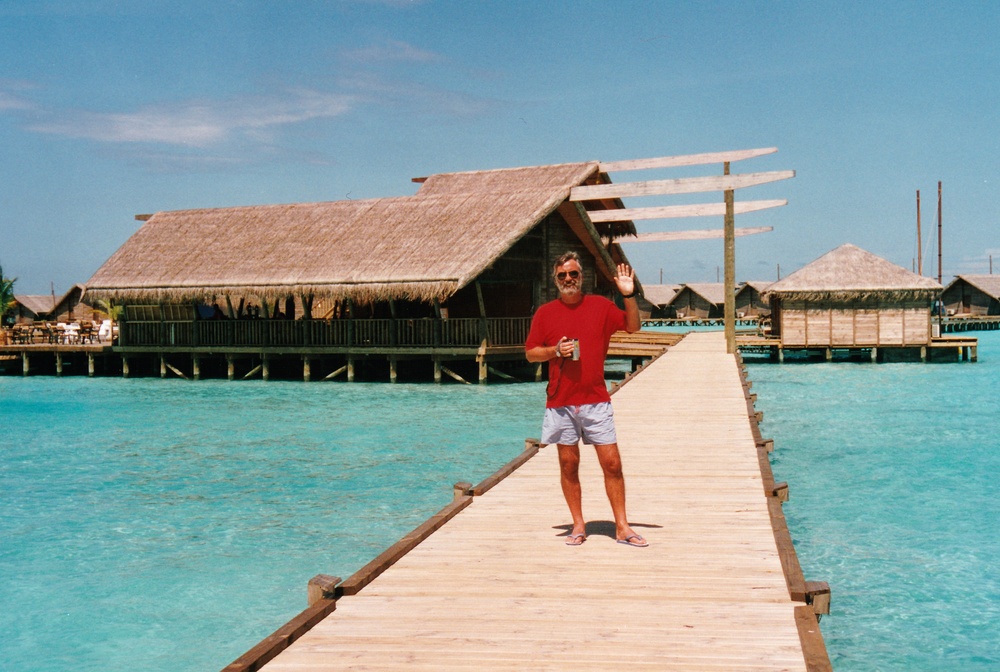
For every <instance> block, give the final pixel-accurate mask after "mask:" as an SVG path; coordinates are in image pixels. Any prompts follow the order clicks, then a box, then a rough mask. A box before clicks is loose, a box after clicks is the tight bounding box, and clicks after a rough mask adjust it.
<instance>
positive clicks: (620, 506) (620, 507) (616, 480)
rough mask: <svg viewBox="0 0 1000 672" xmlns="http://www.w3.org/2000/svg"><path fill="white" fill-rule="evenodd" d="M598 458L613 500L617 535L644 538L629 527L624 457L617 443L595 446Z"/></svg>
mask: <svg viewBox="0 0 1000 672" xmlns="http://www.w3.org/2000/svg"><path fill="white" fill-rule="evenodd" d="M594 450H596V451H597V459H598V461H599V462H600V463H601V469H602V470H603V471H604V489H605V490H606V491H607V493H608V501H609V502H611V512H612V513H613V514H614V517H615V537H616V538H617V539H618V540H619V541H621V540H625V539H628V538H629V537H631V536H636V537H639V538H640V539H642V536H641V535H639V534H636V532H635V531H634V530H633V529H632V528H631V527H629V524H628V516H627V515H626V513H625V475H624V474H623V473H622V458H621V454H620V453H619V452H618V444H617V443H608V444H604V445H600V446H594Z"/></svg>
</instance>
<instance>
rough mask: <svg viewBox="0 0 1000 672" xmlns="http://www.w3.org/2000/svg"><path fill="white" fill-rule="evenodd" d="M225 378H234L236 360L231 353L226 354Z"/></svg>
mask: <svg viewBox="0 0 1000 672" xmlns="http://www.w3.org/2000/svg"><path fill="white" fill-rule="evenodd" d="M226 378H228V379H229V380H235V379H236V360H235V359H233V356H232V355H226Z"/></svg>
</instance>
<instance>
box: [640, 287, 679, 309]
mask: <svg viewBox="0 0 1000 672" xmlns="http://www.w3.org/2000/svg"><path fill="white" fill-rule="evenodd" d="M680 288H681V286H680V285H643V287H642V296H643V298H644V299H646V300H647V301H649V302H650V303H652V304H653V305H654V306H665V305H667V304H668V303H670V300H671V299H673V298H674V296H675V295H676V294H677V292H678V291H679V290H680Z"/></svg>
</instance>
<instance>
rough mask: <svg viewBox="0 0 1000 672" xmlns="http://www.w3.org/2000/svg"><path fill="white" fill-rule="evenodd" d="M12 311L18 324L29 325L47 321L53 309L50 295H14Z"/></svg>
mask: <svg viewBox="0 0 1000 672" xmlns="http://www.w3.org/2000/svg"><path fill="white" fill-rule="evenodd" d="M14 301H15V302H16V303H15V305H14V309H13V311H12V313H13V315H14V318H15V320H16V322H17V323H18V324H31V323H32V322H34V321H36V320H44V319H47V318H48V317H49V316H50V315H51V314H52V310H53V308H54V307H55V300H54V299H53V297H52V295H51V294H15V295H14Z"/></svg>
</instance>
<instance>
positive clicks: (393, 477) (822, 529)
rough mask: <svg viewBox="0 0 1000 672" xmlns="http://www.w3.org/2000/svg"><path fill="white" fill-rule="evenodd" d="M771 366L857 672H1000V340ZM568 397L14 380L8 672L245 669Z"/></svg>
mask: <svg viewBox="0 0 1000 672" xmlns="http://www.w3.org/2000/svg"><path fill="white" fill-rule="evenodd" d="M974 335H976V336H978V337H979V338H980V349H979V356H980V362H979V363H977V364H928V365H923V364H878V365H871V364H854V363H830V364H826V363H812V364H784V365H772V364H752V363H751V364H750V378H751V379H752V380H753V381H754V387H753V389H754V391H755V392H757V393H758V395H759V397H758V401H757V408H758V409H759V410H762V411H764V413H765V418H764V424H763V426H762V431H763V432H764V434H765V436H771V437H774V439H775V445H776V450H775V453H774V458H773V462H774V471H775V476H776V477H777V478H778V479H779V480H785V481H788V483H789V485H790V490H791V501H789V502H788V503H786V504H785V515H786V516H787V517H788V520H789V526H790V528H791V532H792V535H793V537H794V539H795V541H796V547H797V552H798V555H799V560H800V562H801V563H802V566H803V570H804V572H805V575H806V577H807V578H808V579H816V580H825V581H828V582H829V583H830V585H831V588H832V590H833V613H832V614H831V615H830V616H827V617H824V619H823V621H822V629H823V634H824V638H825V640H826V643H827V647H828V649H829V651H830V656H831V659H832V660H833V662H834V665H835V667H836V669H838V670H973V671H976V670H988V669H989V670H992V669H998V668H1000V646H998V644H997V637H996V635H995V632H994V631H995V629H996V626H995V624H996V623H997V622H998V621H1000V618H998V616H1000V614H998V610H1000V590H998V586H997V578H996V577H997V575H998V557H1000V553H998V551H1000V548H998V540H997V532H998V526H997V523H996V522H995V521H996V519H997V514H998V508H1000V507H998V504H997V501H998V496H1000V492H998V489H1000V488H998V485H997V482H996V475H997V474H998V471H1000V470H998V467H1000V414H998V402H997V400H998V398H1000V333H998V332H980V333H977V334H974ZM543 400H544V386H543V385H535V384H521V385H490V386H462V385H449V384H446V385H440V386H435V385H404V384H399V385H388V384H363V383H354V384H346V383H310V384H304V383H300V382H275V381H272V382H270V383H263V382H260V381H242V382H232V383H230V382H227V381H213V380H206V381H201V382H197V383H190V382H185V381H179V380H159V379H131V380H122V379H118V378H95V379H87V378H77V377H66V378H61V379H56V378H52V377H48V376H44V377H43V376H39V377H31V378H27V379H22V378H20V377H0V433H2V444H0V454H2V460H0V578H2V580H0V641H2V642H3V643H2V645H0V670H4V671H6V670H11V671H15V670H16V671H18V672H22V671H23V672H32V671H38V670H46V671H47V670H65V669H74V670H79V671H82V672H91V671H93V672H96V671H101V672H105V671H110V672H116V671H125V670H129V671H131V670H137V669H141V670H150V671H152V672H159V671H161V670H162V671H166V670H171V671H174V670H213V669H220V668H222V667H223V666H224V665H226V664H227V663H229V662H230V661H231V660H233V659H234V658H236V657H237V656H239V655H240V654H242V653H243V652H244V651H245V650H247V649H248V648H249V647H250V646H252V645H253V644H255V643H256V642H257V641H259V640H260V639H261V638H262V637H264V636H266V635H268V634H270V633H271V632H272V631H273V630H274V629H275V628H276V627H278V626H279V625H281V624H282V623H284V622H285V621H286V620H287V619H288V618H290V617H291V616H293V615H294V614H296V613H298V611H299V610H301V609H302V608H303V607H304V606H305V586H306V582H307V581H308V579H309V578H311V577H312V576H314V575H316V574H319V573H324V574H334V575H339V576H342V577H346V576H348V575H350V574H351V573H352V572H353V571H355V570H356V569H358V568H359V567H361V566H362V565H363V564H365V563H366V562H367V561H368V560H370V559H371V558H372V557H374V556H375V555H377V554H378V553H380V552H381V551H382V550H384V549H385V548H386V547H387V546H389V545H390V544H392V543H393V542H395V541H396V540H397V539H398V538H399V537H400V536H402V535H403V534H404V533H406V532H408V531H409V530H411V529H412V528H413V527H415V526H416V525H417V524H419V523H421V522H422V521H423V520H425V519H426V517H427V516H428V515H430V514H432V513H434V512H436V511H437V510H438V509H439V508H441V507H442V506H443V505H444V504H446V503H447V502H448V501H449V500H450V499H451V485H452V484H453V483H454V482H456V481H460V480H468V481H471V482H476V481H478V480H480V479H482V478H483V477H485V476H487V475H489V474H490V473H492V472H493V471H494V470H495V469H496V468H498V467H499V466H501V465H502V464H504V463H506V462H507V461H508V460H509V459H510V458H512V457H514V456H515V455H517V454H518V453H520V451H521V450H522V448H523V439H524V438H525V437H528V436H537V435H538V426H539V422H540V413H541V407H542V405H543Z"/></svg>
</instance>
